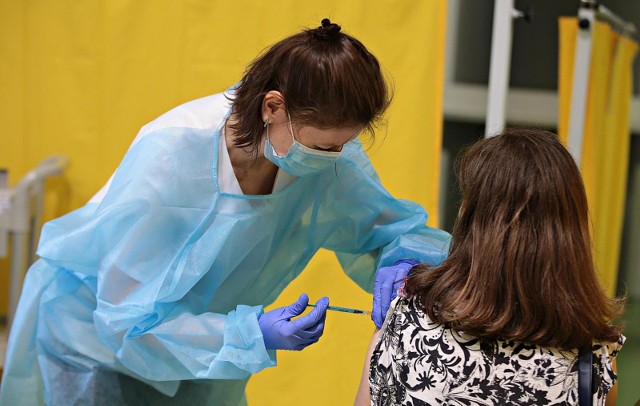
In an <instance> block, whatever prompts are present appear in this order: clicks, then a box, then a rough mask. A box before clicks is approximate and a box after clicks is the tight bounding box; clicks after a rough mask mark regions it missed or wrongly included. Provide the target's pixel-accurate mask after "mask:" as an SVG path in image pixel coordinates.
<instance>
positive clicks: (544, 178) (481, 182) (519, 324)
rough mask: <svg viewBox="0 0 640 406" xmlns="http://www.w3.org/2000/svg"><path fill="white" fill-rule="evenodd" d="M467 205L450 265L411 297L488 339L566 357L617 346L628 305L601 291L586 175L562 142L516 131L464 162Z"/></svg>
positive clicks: (424, 272) (419, 281) (411, 282)
mask: <svg viewBox="0 0 640 406" xmlns="http://www.w3.org/2000/svg"><path fill="white" fill-rule="evenodd" d="M457 176H458V180H459V185H460V190H461V192H462V196H463V198H462V204H461V207H460V211H459V213H458V218H457V220H456V223H455V225H454V228H453V242H452V246H451V252H450V255H449V257H448V258H447V259H446V260H445V261H444V262H443V263H442V264H441V265H439V266H437V267H435V268H433V269H427V267H426V266H424V265H420V266H418V267H416V268H414V270H412V274H411V276H410V277H409V279H408V281H407V284H406V286H405V290H406V292H407V293H409V294H414V295H419V296H420V301H421V302H422V304H423V305H424V307H425V310H426V311H427V314H428V315H429V317H430V318H431V319H432V320H434V321H436V322H439V323H444V324H447V325H449V326H451V327H452V328H454V329H455V330H458V331H463V332H465V333H468V334H470V335H472V336H476V337H479V338H482V339H498V338H501V339H509V340H518V341H524V342H529V343H534V344H538V345H541V346H549V347H558V348H563V349H572V348H580V347H581V346H583V345H586V344H588V343H590V342H591V340H593V339H594V338H596V339H603V340H608V341H616V340H617V339H618V337H619V335H620V329H619V328H618V327H616V326H613V325H612V324H611V323H610V321H611V320H612V319H614V318H616V317H618V316H619V315H620V312H621V308H622V301H621V300H620V301H618V300H610V299H608V298H607V297H606V295H605V294H604V292H603V290H602V288H601V287H600V285H599V283H598V280H597V277H596V273H595V269H594V262H593V258H592V252H591V238H590V235H589V215H588V208H587V198H586V195H585V190H584V186H583V183H582V178H581V176H580V172H579V170H578V168H577V166H576V164H575V162H574V160H573V158H572V157H571V155H570V154H569V152H568V151H567V150H566V149H565V148H564V147H563V146H562V144H561V143H560V142H559V140H558V138H557V136H556V135H555V134H553V133H550V132H547V131H543V130H535V129H510V130H506V131H505V132H503V133H502V134H500V135H497V136H495V137H491V138H486V139H482V140H480V141H478V142H477V143H475V144H474V145H472V146H471V147H470V148H469V149H468V150H467V151H466V152H465V153H464V154H463V155H461V157H460V158H459V159H458V161H457Z"/></svg>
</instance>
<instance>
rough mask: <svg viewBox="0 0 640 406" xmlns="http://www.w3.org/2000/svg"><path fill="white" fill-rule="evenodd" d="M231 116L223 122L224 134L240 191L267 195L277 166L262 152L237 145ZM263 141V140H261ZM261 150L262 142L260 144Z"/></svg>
mask: <svg viewBox="0 0 640 406" xmlns="http://www.w3.org/2000/svg"><path fill="white" fill-rule="evenodd" d="M232 123H233V118H231V117H230V118H229V119H228V120H227V122H226V123H225V128H224V134H225V142H226V144H227V152H228V153H229V159H230V160H231V166H232V167H233V173H234V174H235V175H236V179H237V180H238V184H239V185H240V189H242V193H244V194H246V195H268V194H271V192H272V191H273V185H274V183H275V179H276V174H277V173H278V167H277V166H276V165H274V164H273V163H272V162H271V161H269V160H268V159H267V158H265V157H264V155H263V154H260V153H257V154H256V152H255V151H250V150H248V149H247V148H241V147H238V146H237V145H236V143H235V139H236V132H235V131H234V130H233V128H231V125H230V124H232ZM263 143H264V141H263ZM259 148H260V149H259V150H258V151H261V150H262V148H263V144H260V147H259Z"/></svg>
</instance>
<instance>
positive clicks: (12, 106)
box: [0, 0, 446, 405]
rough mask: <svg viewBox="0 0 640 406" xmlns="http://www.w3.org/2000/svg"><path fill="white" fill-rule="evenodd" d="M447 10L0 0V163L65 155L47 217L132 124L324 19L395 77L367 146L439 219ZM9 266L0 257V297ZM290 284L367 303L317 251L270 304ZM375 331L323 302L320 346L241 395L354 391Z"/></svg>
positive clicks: (14, 169)
mask: <svg viewBox="0 0 640 406" xmlns="http://www.w3.org/2000/svg"><path fill="white" fill-rule="evenodd" d="M445 13H446V1H445V0H429V1H423V0H400V1H392V0H354V1H348V2H346V1H339V0H326V1H320V2H301V1H295V0H282V1H279V2H277V3H271V2H264V1H257V0H253V1H248V0H236V1H212V0H191V1H174V0H153V1H152V0H136V1H134V0H117V1H97V0H88V1H73V0H48V1H47V0H44V1H38V2H31V1H24V0H23V1H9V0H0V37H1V38H3V41H0V60H2V63H0V89H2V96H1V97H0V120H1V122H2V123H3V131H2V135H1V137H2V144H1V146H0V167H8V168H9V170H10V183H11V184H15V183H17V181H18V180H19V179H20V177H21V176H23V175H24V174H25V173H26V172H27V171H28V170H29V169H31V168H32V167H34V166H35V165H36V164H37V163H38V162H39V161H40V160H42V159H43V158H45V157H47V156H49V155H51V154H59V153H62V154H65V155H67V156H68V157H69V158H70V162H71V167H70V168H69V169H68V171H67V172H66V175H65V179H66V181H67V187H66V188H65V187H62V186H60V185H56V184H51V185H49V186H50V188H49V190H52V191H54V192H56V194H51V195H50V196H48V198H49V204H48V205H47V208H46V212H45V218H46V219H51V218H53V217H57V216H59V215H61V214H64V213H65V212H67V211H69V210H72V209H75V208H77V207H79V206H81V205H83V204H84V203H85V202H86V201H87V200H88V199H89V198H90V197H91V196H92V195H93V194H94V193H95V192H96V191H97V190H98V189H99V188H100V187H101V186H102V185H103V184H104V182H105V181H106V180H107V179H108V177H109V175H110V174H111V173H112V172H113V170H114V169H115V168H116V166H117V165H118V163H119V161H120V159H121V158H122V156H123V154H124V152H125V151H126V149H127V148H128V146H129V144H130V142H131V141H132V139H133V137H134V136H135V134H136V133H137V131H138V129H139V128H140V127H141V126H142V125H144V124H145V123H147V122H148V121H150V120H151V119H153V118H155V117H157V116H158V115H159V114H161V113H163V112H165V111H167V110H168V109H170V108H172V107H174V106H176V105H178V104H180V103H182V102H185V101H188V100H191V99H195V98H198V97H201V96H205V95H208V94H212V93H217V92H220V91H222V90H224V89H225V88H227V87H228V86H230V85H231V84H233V83H235V82H236V81H237V80H238V79H239V78H240V77H241V75H242V72H243V69H244V67H245V66H246V65H247V64H248V63H249V62H250V61H251V60H252V59H253V58H254V57H255V55H256V54H257V53H258V52H259V51H260V50H262V49H263V48H264V47H266V46H268V45H270V44H272V43H274V42H275V41H277V40H279V39H281V38H283V37H285V36H287V35H290V34H292V33H295V32H297V31H299V30H300V29H301V28H304V27H313V26H317V25H319V23H320V20H321V19H322V18H323V17H329V18H331V19H332V20H334V21H335V22H337V23H339V24H341V25H342V26H343V29H344V30H345V31H346V32H348V33H350V34H352V35H354V36H355V37H357V38H359V39H360V40H362V42H363V43H364V44H365V45H366V46H367V47H369V48H370V50H371V51H372V52H373V53H374V54H375V55H376V56H378V58H379V59H380V61H381V63H382V64H383V66H384V67H385V69H386V71H387V73H388V74H389V76H390V77H391V78H392V80H393V84H394V88H395V99H394V101H393V105H392V107H391V109H390V110H389V113H388V114H387V116H386V118H387V123H388V124H386V125H383V126H382V127H381V128H380V130H379V131H378V134H377V136H378V138H377V141H376V142H375V143H374V144H373V146H372V147H371V148H370V150H369V152H370V155H371V157H372V160H373V162H374V165H375V166H376V168H377V169H378V171H379V173H380V176H381V178H382V181H383V183H384V184H385V185H386V186H387V187H388V189H389V190H390V191H391V193H392V194H394V195H395V196H396V197H399V198H406V199H411V200H414V201H417V202H419V203H421V204H423V205H424V206H425V207H426V208H427V210H428V211H429V213H430V214H431V215H432V216H431V218H430V220H429V222H430V224H431V225H436V224H437V218H436V214H437V201H438V196H437V193H438V179H439V176H438V173H439V163H440V161H439V159H440V158H439V157H440V149H441V126H442V91H443V89H442V86H443V69H444V67H443V65H444V33H445V20H446V18H445ZM60 192H63V193H62V195H63V196H64V198H59V196H60ZM7 269H8V263H7V262H2V263H0V272H1V275H0V276H1V277H2V280H1V281H0V283H1V284H2V286H0V287H1V288H2V289H0V290H1V292H2V293H1V294H0V297H2V298H6V297H7V295H6V286H7ZM300 292H307V293H308V294H309V295H310V297H311V298H312V299H317V298H318V297H320V296H321V295H328V296H329V297H330V298H331V301H332V303H333V304H335V305H341V306H350V307H356V308H363V309H368V308H369V307H370V306H371V296H370V295H369V294H367V293H365V292H363V291H362V290H361V289H360V288H358V287H357V286H356V285H355V284H353V283H352V282H351V281H350V280H349V279H348V278H346V277H345V276H344V275H343V274H342V272H341V270H340V268H339V266H338V264H337V261H336V260H335V257H334V256H333V255H332V254H330V253H327V252H321V253H319V254H318V255H317V256H316V258H315V259H314V260H313V262H312V264H311V265H310V266H309V269H307V270H306V271H305V272H304V273H303V274H302V276H301V277H300V278H298V279H297V280H296V281H294V283H293V284H292V285H291V286H290V287H289V288H287V290H286V291H284V292H283V293H282V295H281V296H280V297H279V298H278V300H277V301H276V303H274V304H272V305H271V306H270V307H271V308H272V307H275V306H281V305H284V304H288V303H290V302H292V301H293V300H294V299H295V298H297V295H298V293H300ZM0 302H2V303H1V304H0V311H1V310H5V311H6V303H5V300H4V299H3V300H0ZM372 330H373V324H372V322H371V321H370V320H369V319H368V318H367V317H362V316H357V315H344V314H338V313H331V314H329V315H328V317H327V325H326V333H325V336H324V337H323V338H322V340H321V341H320V343H319V344H318V345H315V346H313V347H311V348H308V349H307V350H305V351H303V352H281V353H280V354H279V356H278V357H279V366H278V367H277V368H272V369H270V370H267V371H263V372H262V373H260V374H258V375H256V376H255V377H254V378H252V380H251V381H250V383H249V387H248V398H249V401H250V403H251V404H253V405H260V404H263V405H273V404H299V403H305V404H310V405H313V404H318V405H320V404H322V405H325V404H348V403H350V402H351V401H352V399H353V397H354V395H355V391H356V388H357V384H358V380H359V376H360V371H361V366H362V363H363V361H364V356H365V351H366V346H367V343H368V340H369V337H370V334H371V332H372Z"/></svg>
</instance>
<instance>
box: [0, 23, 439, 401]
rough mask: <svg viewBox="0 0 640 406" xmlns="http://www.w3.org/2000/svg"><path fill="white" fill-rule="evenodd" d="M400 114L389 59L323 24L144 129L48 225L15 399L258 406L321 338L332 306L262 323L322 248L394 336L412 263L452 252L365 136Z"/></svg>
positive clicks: (12, 367)
mask: <svg viewBox="0 0 640 406" xmlns="http://www.w3.org/2000/svg"><path fill="white" fill-rule="evenodd" d="M389 100H390V98H389V94H388V90H387V85H386V84H385V80H384V78H383V75H382V74H381V70H380V66H379V64H378V61H377V60H376V58H375V57H374V56H373V55H372V54H371V53H369V52H368V51H367V49H366V48H365V47H364V46H363V45H362V43H360V42H359V41H358V40H356V39H355V38H353V37H351V36H349V35H347V34H345V33H342V32H341V30H340V26H338V25H336V24H332V23H331V22H330V21H329V20H327V19H325V20H323V21H322V25H321V26H320V27H318V28H316V29H310V30H305V31H303V32H300V33H298V34H296V35H293V36H291V37H289V38H286V39H284V40H282V41H280V42H279V43H277V44H275V45H274V46H272V47H271V48H270V49H268V50H267V51H266V52H265V53H263V54H262V55H261V56H259V57H258V58H257V59H256V60H254V61H253V62H252V64H251V65H250V66H249V67H248V69H247V70H246V72H245V74H244V77H243V78H242V80H241V81H240V82H239V84H238V85H236V86H234V87H232V88H231V89H229V90H228V91H226V92H225V93H222V94H217V95H213V96H209V97H205V98H202V99H199V100H195V101H192V102H188V103H186V104H183V105H181V106H179V107H176V108H175V109H173V110H171V111H169V112H168V113H165V114H164V115H162V116H160V117H159V118H157V119H156V120H154V121H152V122H151V123H149V124H147V125H146V126H144V127H143V128H142V129H141V131H140V133H139V134H138V136H137V137H136V139H135V140H134V142H133V144H132V146H131V147H130V149H129V151H128V152H127V154H126V155H125V157H124V159H123V161H122V162H121V164H120V166H119V167H118V168H117V170H116V171H115V173H114V175H113V176H112V178H111V179H110V180H109V182H108V183H107V184H106V185H105V186H104V187H103V188H102V190H100V192H98V194H97V195H96V196H94V197H93V198H92V199H91V200H90V201H89V203H88V204H87V205H85V206H84V207H82V208H80V209H78V210H76V211H74V212H72V213H70V214H67V215H65V216H63V217H61V218H59V219H56V220H53V221H51V222H49V223H47V224H46V225H45V226H44V227H43V230H42V237H41V240H40V244H39V248H38V254H39V256H40V257H41V259H40V260H38V261H37V262H36V263H35V264H34V265H33V266H32V267H31V268H30V270H29V272H28V274H27V277H26V279H25V283H24V288H23V292H22V296H21V298H20V303H19V307H18V311H17V313H16V316H15V321H14V324H13V326H12V329H11V335H10V339H9V346H8V353H7V361H6V369H5V372H4V377H3V380H2V390H1V392H0V403H1V404H2V405H3V406H4V405H38V404H45V403H46V404H48V405H69V404H100V405H125V404H132V405H140V404H151V405H162V404H181V405H183V404H194V405H195V404H197V405H204V404H215V405H238V404H246V399H245V397H244V387H245V384H246V382H247V379H248V377H249V376H250V375H251V374H254V373H257V372H259V371H260V370H262V369H264V368H267V367H270V366H273V365H275V364H276V351H275V350H300V349H303V348H305V347H306V346H308V345H310V344H313V343H315V342H316V341H318V339H319V338H320V336H321V335H322V333H323V329H324V320H325V312H326V308H327V305H328V299H327V298H320V299H319V300H318V301H317V302H316V305H317V307H316V308H315V309H314V310H312V311H311V312H309V313H308V314H306V315H302V316H300V315H301V314H302V313H303V312H304V310H305V308H306V305H307V303H308V300H309V298H308V297H307V296H306V295H305V294H302V295H300V297H299V299H298V300H297V301H296V302H294V303H293V304H291V305H290V306H286V307H283V308H279V309H275V310H271V311H268V312H266V313H265V312H264V311H263V305H267V304H269V303H271V302H273V301H274V300H275V299H276V298H277V296H278V294H279V293H280V292H281V291H282V290H283V289H284V288H285V287H286V286H287V285H288V284H289V283H290V282H291V281H292V280H293V279H294V278H296V277H297V276H298V275H299V274H300V272H302V270H303V269H304V268H305V266H306V265H307V263H308V262H309V260H310V259H311V257H312V256H313V255H314V253H315V252H316V251H317V250H318V249H320V248H327V249H330V250H333V251H335V252H336V254H337V256H338V259H339V261H340V263H341V265H342V267H343V268H344V270H345V272H346V274H347V275H348V276H349V277H350V278H352V279H353V280H354V281H355V282H357V283H358V284H359V285H360V286H361V287H363V288H364V289H367V290H369V291H371V290H372V287H373V286H372V285H375V288H374V291H375V293H374V309H373V311H374V315H373V318H374V321H375V324H376V325H378V326H380V325H381V323H382V320H383V318H384V314H385V313H386V309H388V306H389V303H390V301H391V299H392V297H393V296H395V291H396V290H397V288H398V286H399V285H400V284H401V283H402V278H403V277H404V276H405V275H406V273H407V270H408V268H409V267H411V264H413V263H415V261H419V262H426V263H430V264H437V263H439V262H441V261H442V260H443V259H444V257H445V255H446V253H447V251H448V243H449V235H448V234H446V233H444V232H442V231H439V230H436V229H432V228H428V227H426V226H425V222H426V219H427V214H426V213H425V211H424V210H423V209H422V208H421V207H420V206H418V205H417V204H415V203H411V202H407V201H401V200H396V199H394V198H393V197H392V196H391V195H390V194H389V193H388V192H387V191H386V190H385V189H384V188H383V187H382V186H381V184H380V181H379V179H378V176H377V175H376V173H375V171H374V169H373V167H372V165H371V163H370V161H369V160H368V158H367V156H366V154H365V152H364V151H363V147H362V145H361V143H360V142H359V141H358V140H357V136H358V135H359V134H360V133H361V132H362V131H363V130H372V128H373V126H374V124H375V122H376V119H378V118H379V117H380V116H381V114H382V113H383V112H384V111H385V109H386V107H387V105H388V103H389ZM376 270H377V271H376ZM296 316H300V317H296Z"/></svg>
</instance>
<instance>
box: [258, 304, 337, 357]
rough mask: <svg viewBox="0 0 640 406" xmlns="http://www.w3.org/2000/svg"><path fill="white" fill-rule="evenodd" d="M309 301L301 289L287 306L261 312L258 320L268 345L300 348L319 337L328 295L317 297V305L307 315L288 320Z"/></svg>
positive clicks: (302, 309) (301, 310) (289, 348)
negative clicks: (297, 296)
mask: <svg viewBox="0 0 640 406" xmlns="http://www.w3.org/2000/svg"><path fill="white" fill-rule="evenodd" d="M308 303H309V296H307V295H306V294H304V293H303V294H302V295H300V297H299V298H298V300H297V301H295V302H294V303H293V304H291V305H290V306H285V307H280V308H278V309H274V310H271V311H268V312H266V313H264V314H263V315H262V316H260V318H259V319H258V324H259V325H260V330H262V336H263V337H264V345H265V346H266V347H267V349H271V350H298V351H299V350H301V349H303V348H305V347H306V346H308V345H311V344H313V343H315V342H317V341H318V340H319V339H320V336H322V333H323V332H324V320H325V318H326V317H327V306H329V299H328V298H326V297H323V298H321V299H320V300H318V301H317V302H316V307H315V308H314V309H313V310H312V311H311V312H310V313H309V314H307V315H306V316H303V317H300V318H299V319H295V320H293V321H292V320H291V318H292V317H295V316H298V315H300V314H302V313H303V312H304V311H305V309H306V308H307V304H308Z"/></svg>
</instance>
